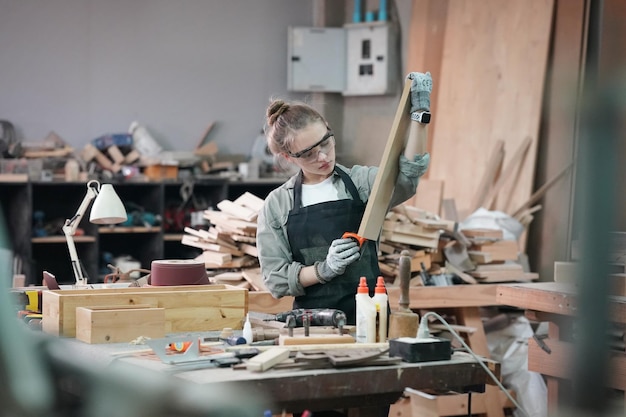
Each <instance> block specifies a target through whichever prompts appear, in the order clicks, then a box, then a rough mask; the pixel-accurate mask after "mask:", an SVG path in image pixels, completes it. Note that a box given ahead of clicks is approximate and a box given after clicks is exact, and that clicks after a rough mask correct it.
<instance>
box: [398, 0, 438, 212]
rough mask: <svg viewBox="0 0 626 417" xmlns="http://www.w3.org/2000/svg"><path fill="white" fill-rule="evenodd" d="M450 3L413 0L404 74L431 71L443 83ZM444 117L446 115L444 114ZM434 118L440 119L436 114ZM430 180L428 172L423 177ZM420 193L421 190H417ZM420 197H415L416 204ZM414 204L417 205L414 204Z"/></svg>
mask: <svg viewBox="0 0 626 417" xmlns="http://www.w3.org/2000/svg"><path fill="white" fill-rule="evenodd" d="M447 14H448V0H413V2H412V5H411V24H410V26H409V36H408V46H407V51H408V52H407V56H406V68H405V73H406V74H409V73H411V72H414V71H419V72H426V71H429V72H430V74H431V76H432V77H433V80H440V79H441V66H442V61H443V54H444V50H445V48H444V43H445V35H446V22H447ZM438 96H439V82H436V83H434V84H433V91H432V92H431V94H430V108H431V111H432V110H433V109H435V108H437V102H438ZM442 114H443V113H442ZM433 118H434V119H436V118H437V114H436V113H434V115H433ZM436 128H437V127H436V123H431V124H430V126H429V128H428V138H427V144H426V149H427V150H428V151H429V152H430V151H431V150H432V148H433V147H432V140H433V138H434V137H435V136H434V134H435V129H436ZM424 176H425V177H426V178H430V176H429V172H428V171H426V173H425V174H424ZM418 189H420V190H421V187H418ZM418 198H419V197H417V195H416V196H415V197H414V199H413V200H410V201H413V202H417V201H419V200H417V199H418ZM414 204H415V203H414Z"/></svg>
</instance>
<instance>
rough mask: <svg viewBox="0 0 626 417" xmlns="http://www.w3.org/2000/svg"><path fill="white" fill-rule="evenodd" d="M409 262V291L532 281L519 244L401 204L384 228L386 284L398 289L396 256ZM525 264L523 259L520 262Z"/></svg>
mask: <svg viewBox="0 0 626 417" xmlns="http://www.w3.org/2000/svg"><path fill="white" fill-rule="evenodd" d="M402 250H408V251H409V253H410V255H411V257H412V261H411V273H412V280H411V282H412V284H413V285H452V284H456V283H467V284H476V283H494V282H511V281H514V282H519V281H522V282H523V281H531V280H535V279H537V278H538V274H536V273H531V272H528V271H527V270H526V269H525V268H524V265H523V264H522V263H521V262H520V261H519V259H520V250H519V247H518V242H517V241H514V240H507V239H505V238H504V235H503V231H502V230H498V229H478V228H476V229H463V230H460V229H459V225H458V223H456V222H453V221H449V220H441V219H439V218H438V216H436V215H434V214H432V213H429V212H427V211H424V210H421V209H418V208H416V207H413V206H410V205H407V204H403V205H400V206H398V207H395V208H394V209H392V210H391V211H390V212H389V214H388V215H387V217H386V220H385V223H384V225H383V231H382V235H381V244H380V256H379V266H380V269H381V273H382V274H383V276H384V277H385V280H386V281H387V282H388V283H390V284H391V285H395V284H396V283H397V281H396V279H397V277H398V274H397V265H398V258H399V256H400V252H401V251H402ZM522 258H523V257H522Z"/></svg>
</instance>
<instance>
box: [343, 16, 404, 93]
mask: <svg viewBox="0 0 626 417" xmlns="http://www.w3.org/2000/svg"><path fill="white" fill-rule="evenodd" d="M345 30H346V42H347V48H346V49H347V53H348V56H347V64H346V71H347V73H346V88H345V90H344V91H343V94H344V95H346V96H349V95H350V96H353V95H375V94H389V93H392V92H393V91H395V87H396V85H395V84H394V81H395V80H396V79H397V75H398V70H399V67H398V55H397V52H396V49H397V43H396V41H397V36H396V32H395V30H394V28H393V27H392V26H391V25H390V24H389V23H388V22H371V23H357V24H349V25H346V26H345Z"/></svg>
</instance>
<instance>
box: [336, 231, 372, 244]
mask: <svg viewBox="0 0 626 417" xmlns="http://www.w3.org/2000/svg"><path fill="white" fill-rule="evenodd" d="M341 238H342V239H348V238H350V239H354V240H356V242H357V243H358V244H359V247H362V246H363V244H364V243H365V242H366V241H367V239H366V238H364V237H362V236H359V235H357V234H356V233H352V232H345V233H344V234H343V235H341Z"/></svg>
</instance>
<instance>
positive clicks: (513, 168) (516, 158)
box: [484, 136, 532, 211]
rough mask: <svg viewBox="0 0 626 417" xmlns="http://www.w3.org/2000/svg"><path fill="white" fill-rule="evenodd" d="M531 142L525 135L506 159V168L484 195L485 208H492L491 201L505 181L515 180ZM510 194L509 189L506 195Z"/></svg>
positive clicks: (502, 208)
mask: <svg viewBox="0 0 626 417" xmlns="http://www.w3.org/2000/svg"><path fill="white" fill-rule="evenodd" d="M531 142H532V138H531V137H530V136H527V137H526V138H525V139H524V141H523V142H522V143H521V144H520V146H519V147H518V148H517V150H516V151H515V153H514V154H513V156H512V157H511V159H510V160H509V161H508V164H507V166H506V168H505V169H504V171H502V175H500V178H498V181H496V183H495V184H494V185H493V187H491V189H490V190H489V193H488V194H487V197H485V202H484V205H485V207H486V208H488V209H493V208H494V207H493V202H494V200H495V198H496V195H497V194H498V192H499V191H500V190H501V189H502V188H503V187H504V185H505V184H506V183H507V181H512V179H513V180H517V177H518V175H519V173H520V170H521V168H522V164H523V163H524V159H525V158H526V155H527V154H528V149H529V148H530V144H531ZM515 174H517V175H515ZM515 183H516V181H513V184H512V185H515ZM510 194H511V191H509V194H508V196H510ZM508 202H509V199H508V198H507V201H506V203H507V204H508ZM498 206H500V207H498V210H501V211H503V210H505V207H503V206H502V205H501V204H498Z"/></svg>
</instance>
